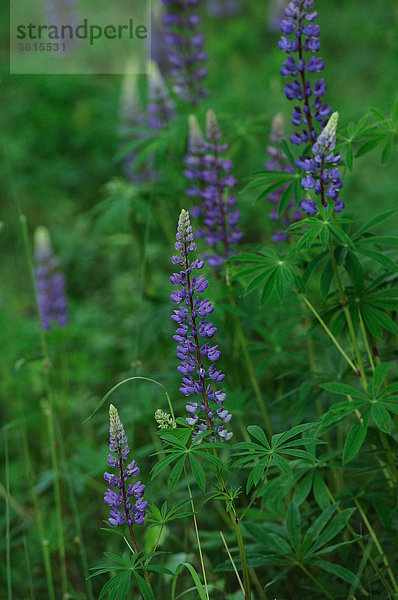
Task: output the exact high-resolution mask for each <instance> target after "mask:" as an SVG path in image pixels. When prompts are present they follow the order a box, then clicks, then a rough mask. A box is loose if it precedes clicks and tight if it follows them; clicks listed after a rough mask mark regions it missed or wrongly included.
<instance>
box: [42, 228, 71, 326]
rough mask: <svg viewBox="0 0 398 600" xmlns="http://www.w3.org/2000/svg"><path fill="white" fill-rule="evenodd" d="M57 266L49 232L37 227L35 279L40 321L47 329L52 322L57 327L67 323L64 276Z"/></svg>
mask: <svg viewBox="0 0 398 600" xmlns="http://www.w3.org/2000/svg"><path fill="white" fill-rule="evenodd" d="M58 266H59V262H58V260H57V258H56V257H55V256H54V254H53V251H52V248H51V241H50V236H49V233H48V231H47V229H45V228H44V227H39V228H38V229H37V230H36V232H35V280H36V289H37V300H38V304H39V309H40V318H41V323H42V327H43V329H45V330H47V331H48V330H49V329H51V327H52V325H53V324H54V323H56V324H57V325H58V326H59V327H65V325H66V324H67V323H68V315H67V300H66V295H65V276H64V275H63V273H60V272H59V271H58Z"/></svg>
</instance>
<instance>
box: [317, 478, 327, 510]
mask: <svg viewBox="0 0 398 600" xmlns="http://www.w3.org/2000/svg"><path fill="white" fill-rule="evenodd" d="M314 498H315V500H316V502H317V503H318V506H319V507H320V508H321V509H322V510H325V508H327V507H328V506H329V505H330V498H329V496H328V492H327V487H326V484H325V482H324V480H323V478H322V477H321V474H320V473H319V471H315V473H314Z"/></svg>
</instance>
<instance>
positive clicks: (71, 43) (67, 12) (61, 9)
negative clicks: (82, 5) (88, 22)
mask: <svg viewBox="0 0 398 600" xmlns="http://www.w3.org/2000/svg"><path fill="white" fill-rule="evenodd" d="M76 4H77V3H76V0H44V1H43V9H44V13H45V15H46V22H47V23H48V24H50V25H55V26H56V27H59V28H61V27H62V26H63V25H65V24H68V25H70V26H71V27H72V28H75V27H76V26H77V25H78V24H79V22H80V15H79V14H78V11H77V10H76ZM66 41H67V44H66V46H65V47H64V48H61V44H60V45H59V46H60V47H59V50H58V52H59V53H65V52H68V51H70V50H72V49H73V48H74V47H75V45H76V39H74V38H73V35H72V36H71V37H70V39H67V38H66Z"/></svg>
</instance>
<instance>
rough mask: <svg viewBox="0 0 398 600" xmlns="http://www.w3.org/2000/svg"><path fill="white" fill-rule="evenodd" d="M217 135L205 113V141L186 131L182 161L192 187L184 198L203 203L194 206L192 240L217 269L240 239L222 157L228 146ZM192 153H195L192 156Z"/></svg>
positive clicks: (214, 123) (229, 178)
mask: <svg viewBox="0 0 398 600" xmlns="http://www.w3.org/2000/svg"><path fill="white" fill-rule="evenodd" d="M221 137H222V136H221V131H220V127H219V125H218V122H217V119H216V116H215V114H214V112H213V111H212V110H209V111H207V117H206V140H205V141H203V140H202V139H200V138H199V134H198V133H197V131H196V127H195V128H194V127H191V128H190V155H189V156H188V157H187V159H186V161H185V162H186V164H187V166H188V168H187V169H186V170H185V172H184V174H185V176H186V177H187V178H188V179H190V180H191V181H192V182H195V183H194V185H191V187H190V188H189V189H188V195H189V196H194V195H199V196H200V197H201V198H202V200H203V203H202V205H201V206H195V207H194V209H193V214H194V215H195V216H201V217H202V223H203V226H202V228H199V229H198V231H197V233H196V237H198V238H199V237H203V238H204V240H205V241H206V242H207V244H209V245H210V247H211V249H212V253H211V254H209V255H206V259H207V262H208V264H209V265H211V266H213V267H218V266H220V265H221V264H222V263H223V261H224V260H225V259H226V258H228V257H229V256H231V255H232V254H233V246H234V244H237V243H238V242H240V240H241V239H242V237H243V234H242V232H241V231H240V230H239V228H238V226H237V225H238V221H239V219H240V213H239V212H238V210H236V208H235V206H236V203H237V200H236V198H235V196H234V195H233V194H231V193H230V189H231V188H233V187H234V186H235V184H236V179H235V177H234V176H233V175H232V173H231V171H232V168H233V165H232V162H231V161H230V159H229V158H225V157H223V154H224V153H225V152H226V151H227V150H228V145H227V144H223V143H221ZM192 149H196V151H195V152H193V151H192Z"/></svg>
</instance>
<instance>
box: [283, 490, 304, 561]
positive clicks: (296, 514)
mask: <svg viewBox="0 0 398 600" xmlns="http://www.w3.org/2000/svg"><path fill="white" fill-rule="evenodd" d="M300 525H301V516H300V510H299V507H298V506H297V504H296V503H295V502H294V501H293V502H291V503H290V504H289V508H288V509H287V513H286V531H287V535H288V537H289V541H290V543H291V544H292V546H293V548H294V550H295V551H296V552H297V551H298V549H299V547H300V543H301V527H300Z"/></svg>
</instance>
